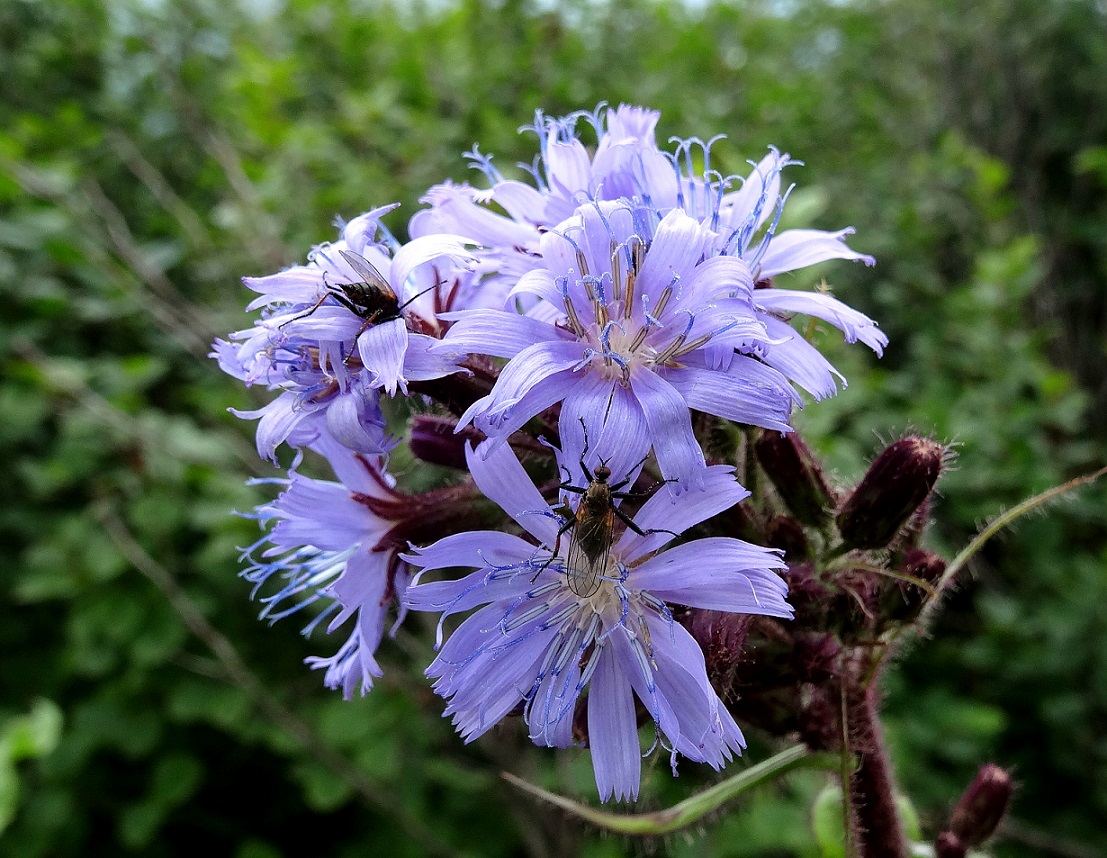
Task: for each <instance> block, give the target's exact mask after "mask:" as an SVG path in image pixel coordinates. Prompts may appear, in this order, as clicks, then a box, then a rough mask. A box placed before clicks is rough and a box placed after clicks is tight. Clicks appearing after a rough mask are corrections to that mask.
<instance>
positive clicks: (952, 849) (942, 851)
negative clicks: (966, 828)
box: [934, 831, 968, 858]
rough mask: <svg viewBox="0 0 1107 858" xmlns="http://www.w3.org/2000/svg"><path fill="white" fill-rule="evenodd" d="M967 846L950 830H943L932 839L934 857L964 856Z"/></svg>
mask: <svg viewBox="0 0 1107 858" xmlns="http://www.w3.org/2000/svg"><path fill="white" fill-rule="evenodd" d="M966 854H968V848H967V847H966V846H965V844H964V843H962V842H961V838H959V837H958V836H957V835H956V834H954V833H953V832H952V831H943V832H942V833H941V834H939V835H938V839H937V840H935V841H934V856H935V858H965V855H966Z"/></svg>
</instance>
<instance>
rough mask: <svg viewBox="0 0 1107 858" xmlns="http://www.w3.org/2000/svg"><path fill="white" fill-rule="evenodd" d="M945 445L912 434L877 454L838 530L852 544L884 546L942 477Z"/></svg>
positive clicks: (845, 509) (857, 546)
mask: <svg viewBox="0 0 1107 858" xmlns="http://www.w3.org/2000/svg"><path fill="white" fill-rule="evenodd" d="M944 454H945V448H944V447H942V445H941V444H939V443H938V442H937V441H932V440H930V439H929V438H920V437H919V436H917V435H912V436H910V437H907V438H901V439H900V440H898V441H896V442H895V443H894V444H892V445H891V446H890V447H888V448H887V449H886V450H885V451H884V452H883V453H881V454H880V455H879V456H877V458H876V461H875V462H873V464H872V467H870V468H869V471H868V473H867V474H865V476H864V478H863V479H862V480H861V482H860V484H859V485H858V486H857V488H856V489H854V490H853V494H852V495H850V498H849V500H847V501H846V503H845V506H843V507H842V511H841V512H840V513H838V530H839V532H840V533H841V535H842V541H843V543H844V544H845V545H846V546H847V547H849V548H883V547H884V546H885V545H887V544H888V543H889V542H891V541H892V539H893V538H894V537H895V535H896V534H897V533H898V532H899V530H900V528H901V527H903V525H904V524H905V523H906V522H907V521H908V520H909V519H910V518H911V515H912V514H913V513H914V512H915V510H917V509H918V508H919V506H920V505H922V503H923V501H925V500H926V499H927V498H928V497H929V496H930V492H931V491H932V490H933V488H934V484H935V483H936V482H937V481H938V474H939V473H940V472H941V470H942V457H943V455H944Z"/></svg>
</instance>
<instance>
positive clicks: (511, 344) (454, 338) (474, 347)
mask: <svg viewBox="0 0 1107 858" xmlns="http://www.w3.org/2000/svg"><path fill="white" fill-rule="evenodd" d="M439 318H442V319H444V320H446V321H452V322H453V325H452V326H451V327H450V330H449V331H447V332H446V336H445V338H444V339H443V340H442V342H441V344H440V345H438V346H435V347H434V350H435V351H438V352H443V353H446V354H482V355H492V356H493V357H502V358H513V357H515V356H516V355H518V354H519V353H520V352H521V351H523V350H524V349H526V348H529V347H531V346H534V345H537V344H538V343H541V342H547V341H548V342H565V341H567V340H568V338H567V336H566V335H565V334H564V333H563V332H561V331H559V330H558V329H557V328H555V327H554V326H553V325H550V324H547V323H546V322H541V321H538V320H536V319H532V318H529V317H528V316H520V315H519V314H518V313H508V312H505V311H503V310H464V311H461V312H458V313H443V314H441V315H440V317H439ZM583 351H584V350H583V348H578V349H577V351H576V360H580V356H581V354H582V352H583ZM573 362H574V363H576V361H573Z"/></svg>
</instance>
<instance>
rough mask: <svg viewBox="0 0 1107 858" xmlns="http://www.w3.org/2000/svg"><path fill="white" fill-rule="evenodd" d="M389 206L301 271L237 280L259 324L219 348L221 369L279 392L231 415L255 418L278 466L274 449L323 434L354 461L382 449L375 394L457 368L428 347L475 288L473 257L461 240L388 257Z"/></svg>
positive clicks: (444, 239) (348, 229) (431, 241)
mask: <svg viewBox="0 0 1107 858" xmlns="http://www.w3.org/2000/svg"><path fill="white" fill-rule="evenodd" d="M393 208H395V206H385V207H382V208H378V209H374V210H373V211H371V212H368V213H366V214H364V215H361V216H359V217H357V218H355V219H354V220H352V221H350V223H348V224H346V225H345V226H344V227H343V228H342V237H341V239H340V240H339V241H336V242H335V243H333V244H322V245H319V246H317V247H316V248H314V249H313V250H312V252H311V253H310V254H309V256H308V263H307V264H306V265H298V266H295V267H293V268H289V269H286V270H285V271H281V272H280V273H278V274H273V275H270V276H268V277H247V278H245V280H244V282H245V283H246V285H247V286H248V287H249V288H251V289H253V290H254V291H255V292H258V293H260V294H259V297H258V298H256V299H254V301H253V302H251V303H250V305H249V306H248V307H247V309H248V310H256V309H259V308H261V309H262V318H261V319H260V320H259V321H258V322H257V324H255V325H254V327H252V328H249V329H247V330H243V331H238V332H236V333H233V334H231V336H230V340H231V342H224V341H217V342H216V344H215V349H214V352H213V356H214V357H216V358H217V359H218V360H219V365H220V367H221V368H222V369H223V370H224V371H225V372H227V373H229V374H231V375H234V376H235V377H236V378H239V379H241V380H243V381H244V382H246V384H248V385H252V384H259V383H260V384H265V385H267V386H268V387H269V388H270V389H271V390H275V391H280V395H279V396H278V397H277V398H276V399H275V400H274V401H273V402H270V403H269V404H268V405H266V406H265V407H263V408H261V409H258V410H256V411H250V412H238V411H236V412H234V413H235V414H237V415H238V416H240V417H244V418H248V419H259V420H260V423H259V425H258V432H257V446H258V452H259V454H260V455H261V456H262V457H264V458H269V459H274V460H275V450H276V448H277V446H279V445H280V444H282V443H285V442H288V443H290V444H292V445H293V446H301V445H304V444H310V443H313V442H314V441H315V439H317V438H319V437H321V436H322V435H324V434H329V435H330V436H332V437H334V438H336V439H338V440H339V441H340V442H341V443H342V444H344V445H345V446H347V447H349V448H350V449H352V450H355V451H357V452H360V453H365V454H367V455H375V454H380V453H384V452H386V451H387V450H388V449H389V448H390V447H391V446H392V439H391V438H390V437H389V436H388V434H387V433H386V432H385V430H384V420H383V418H382V417H381V414H380V408H379V404H378V400H379V397H380V395H381V393H382V392H383V393H385V394H387V395H389V396H391V395H394V394H395V393H396V392H397V390H400V391H404V392H406V387H407V383H408V381H423V380H428V379H432V378H440V377H441V376H444V375H449V374H451V373H453V372H456V371H457V367H456V365H455V362H454V361H453V360H450V359H449V358H447V357H444V356H443V355H442V354H441V353H432V352H431V350H430V347H431V346H432V345H434V344H435V343H437V342H438V339H437V338H438V337H440V336H441V334H442V329H441V326H440V324H439V322H438V319H437V313H439V312H441V311H443V310H446V309H450V308H451V307H454V306H465V304H456V299H457V298H458V296H459V294H460V292H461V291H462V290H463V288H468V287H469V286H471V285H472V283H471V280H472V278H471V276H470V275H469V273H468V272H467V271H466V270H465V269H466V267H467V266H469V265H470V264H471V263H473V262H474V261H475V260H474V259H473V258H472V257H471V256H470V255H469V253H468V251H466V249H465V243H466V242H465V240H464V239H461V238H458V237H457V236H442V235H435V236H426V237H423V238H420V239H417V240H415V241H412V242H410V243H409V244H406V245H404V246H402V247H399V248H398V249H396V250H395V252H392V249H391V248H390V247H389V246H388V245H386V244H383V243H380V242H378V241H377V240H376V234H377V231H378V221H379V219H380V217H381V216H383V215H384V214H385V213H387V212H388V211H391V210H392V209H393Z"/></svg>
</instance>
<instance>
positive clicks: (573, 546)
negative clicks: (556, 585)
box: [565, 503, 615, 598]
mask: <svg viewBox="0 0 1107 858" xmlns="http://www.w3.org/2000/svg"><path fill="white" fill-rule="evenodd" d="M614 529H615V513H614V511H612V510H611V509H607V510H606V511H605V512H604V513H602V514H600V515H590V514H588V513H587V511H586V507H585V505H584V504H583V503H582V504H581V506H580V509H578V510H577V521H576V524H575V525H574V526H573V538H572V541H571V542H570V543H569V554H568V556H567V557H566V559H565V575H566V577H567V578H568V583H569V589H570V590H572V591H573V592H574V593H576V594H577V595H578V596H581V597H582V598H588V597H589V596H591V595H592V594H593V593H595V592H596V591H597V590H599V589H600V576H601V575H603V573H604V571H605V570H606V568H607V559H608V557H609V556H610V555H611V537H612V532H613V531H614Z"/></svg>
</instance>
